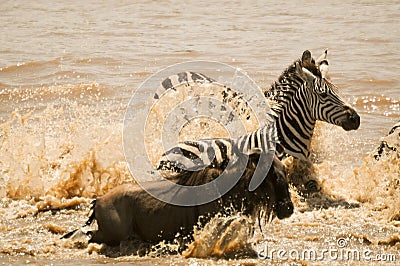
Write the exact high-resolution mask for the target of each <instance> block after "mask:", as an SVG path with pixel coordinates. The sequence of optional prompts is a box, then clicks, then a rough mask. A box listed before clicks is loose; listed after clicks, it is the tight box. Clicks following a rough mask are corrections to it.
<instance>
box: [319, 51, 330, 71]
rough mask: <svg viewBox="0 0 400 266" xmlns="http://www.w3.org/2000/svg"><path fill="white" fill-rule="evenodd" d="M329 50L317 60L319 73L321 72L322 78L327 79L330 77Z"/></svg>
mask: <svg viewBox="0 0 400 266" xmlns="http://www.w3.org/2000/svg"><path fill="white" fill-rule="evenodd" d="M327 57H328V50H325V52H324V53H323V54H322V55H320V57H318V59H317V66H318V69H319V71H320V72H321V77H322V78H326V76H327V75H328V70H329V63H328V59H327Z"/></svg>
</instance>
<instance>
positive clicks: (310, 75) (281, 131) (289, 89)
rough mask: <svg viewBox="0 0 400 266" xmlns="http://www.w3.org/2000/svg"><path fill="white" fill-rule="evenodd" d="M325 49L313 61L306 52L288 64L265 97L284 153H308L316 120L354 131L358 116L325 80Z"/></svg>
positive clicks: (300, 155) (297, 154) (326, 67)
mask: <svg viewBox="0 0 400 266" xmlns="http://www.w3.org/2000/svg"><path fill="white" fill-rule="evenodd" d="M326 57H327V51H325V53H324V54H323V55H322V56H320V57H319V58H318V59H317V60H314V59H313V58H312V56H311V53H310V51H308V50H307V51H304V52H303V55H302V57H301V59H299V60H297V61H295V62H294V63H293V64H291V65H290V66H289V67H288V68H287V69H286V70H285V71H284V72H283V73H282V74H281V75H280V77H279V78H278V80H277V81H276V82H274V83H273V84H272V86H271V88H270V90H268V91H265V92H264V94H265V96H266V97H267V98H268V99H269V100H270V105H271V109H272V111H273V113H274V115H275V116H276V124H277V131H278V137H279V142H280V143H281V144H282V145H283V147H284V150H285V152H286V153H288V154H290V155H292V156H294V157H296V158H300V159H306V158H307V157H308V156H309V154H310V144H311V138H312V135H313V133H314V127H315V123H316V121H317V120H319V121H324V122H328V123H330V124H334V125H338V126H341V127H342V128H343V129H344V130H355V129H358V127H359V126H360V117H359V115H358V114H357V112H356V111H355V110H354V109H353V108H352V107H351V106H350V105H349V104H347V103H346V102H345V101H344V100H343V99H342V98H341V97H340V96H339V95H338V93H337V88H336V86H335V85H333V84H332V83H331V82H330V81H329V80H328V79H327V77H326V76H327V73H328V68H329V63H328V61H327V59H326Z"/></svg>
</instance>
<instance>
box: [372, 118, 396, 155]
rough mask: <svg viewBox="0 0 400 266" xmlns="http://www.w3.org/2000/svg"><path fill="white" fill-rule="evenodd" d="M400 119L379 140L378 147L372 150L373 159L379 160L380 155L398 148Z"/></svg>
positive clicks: (387, 153)
mask: <svg viewBox="0 0 400 266" xmlns="http://www.w3.org/2000/svg"><path fill="white" fill-rule="evenodd" d="M399 146H400V121H398V122H397V123H396V124H395V125H394V126H393V127H392V128H391V129H390V130H389V134H388V135H387V136H386V137H384V138H383V139H382V140H381V143H380V145H379V147H378V148H377V149H376V150H375V151H374V153H373V156H374V158H375V160H377V161H379V160H380V159H381V158H382V156H384V155H386V156H388V155H389V154H391V153H393V152H396V151H398V150H400V147H399Z"/></svg>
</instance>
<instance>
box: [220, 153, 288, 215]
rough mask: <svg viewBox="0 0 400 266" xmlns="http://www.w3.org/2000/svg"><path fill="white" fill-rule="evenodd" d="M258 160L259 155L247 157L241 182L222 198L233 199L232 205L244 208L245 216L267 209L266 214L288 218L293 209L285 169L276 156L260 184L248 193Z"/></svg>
mask: <svg viewBox="0 0 400 266" xmlns="http://www.w3.org/2000/svg"><path fill="white" fill-rule="evenodd" d="M259 158H260V155H259V154H252V155H250V156H249V160H248V163H247V167H246V170H245V172H244V173H243V176H242V177H241V180H240V181H239V182H238V184H237V185H236V186H235V187H234V188H233V189H232V190H231V191H229V192H228V193H227V195H225V196H224V197H223V198H226V197H228V198H230V199H233V200H232V205H234V206H237V209H239V210H240V206H239V205H241V206H242V208H243V207H244V213H245V214H252V215H254V214H256V213H257V212H259V211H260V209H267V212H268V213H271V212H273V213H274V214H275V215H276V216H277V217H278V218H279V219H284V218H287V217H290V215H292V213H293V209H294V207H293V203H292V200H291V198H290V192H289V185H288V182H287V179H286V168H285V166H284V165H283V164H282V162H281V161H279V159H278V158H277V157H276V156H275V157H274V160H273V162H272V165H271V168H270V169H269V171H268V173H267V174H266V177H265V178H264V180H263V181H262V183H261V184H260V185H259V186H258V187H257V188H256V189H255V190H254V191H249V189H248V188H249V183H250V181H251V179H252V178H253V174H254V171H255V168H256V166H257V163H259ZM260 163H261V162H260Z"/></svg>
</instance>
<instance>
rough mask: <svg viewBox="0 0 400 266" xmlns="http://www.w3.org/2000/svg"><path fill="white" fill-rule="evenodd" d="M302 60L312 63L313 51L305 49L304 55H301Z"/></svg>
mask: <svg viewBox="0 0 400 266" xmlns="http://www.w3.org/2000/svg"><path fill="white" fill-rule="evenodd" d="M301 61H302V62H303V63H306V64H310V63H311V61H312V57H311V52H310V51H308V50H305V51H304V52H303V55H302V56H301Z"/></svg>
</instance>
